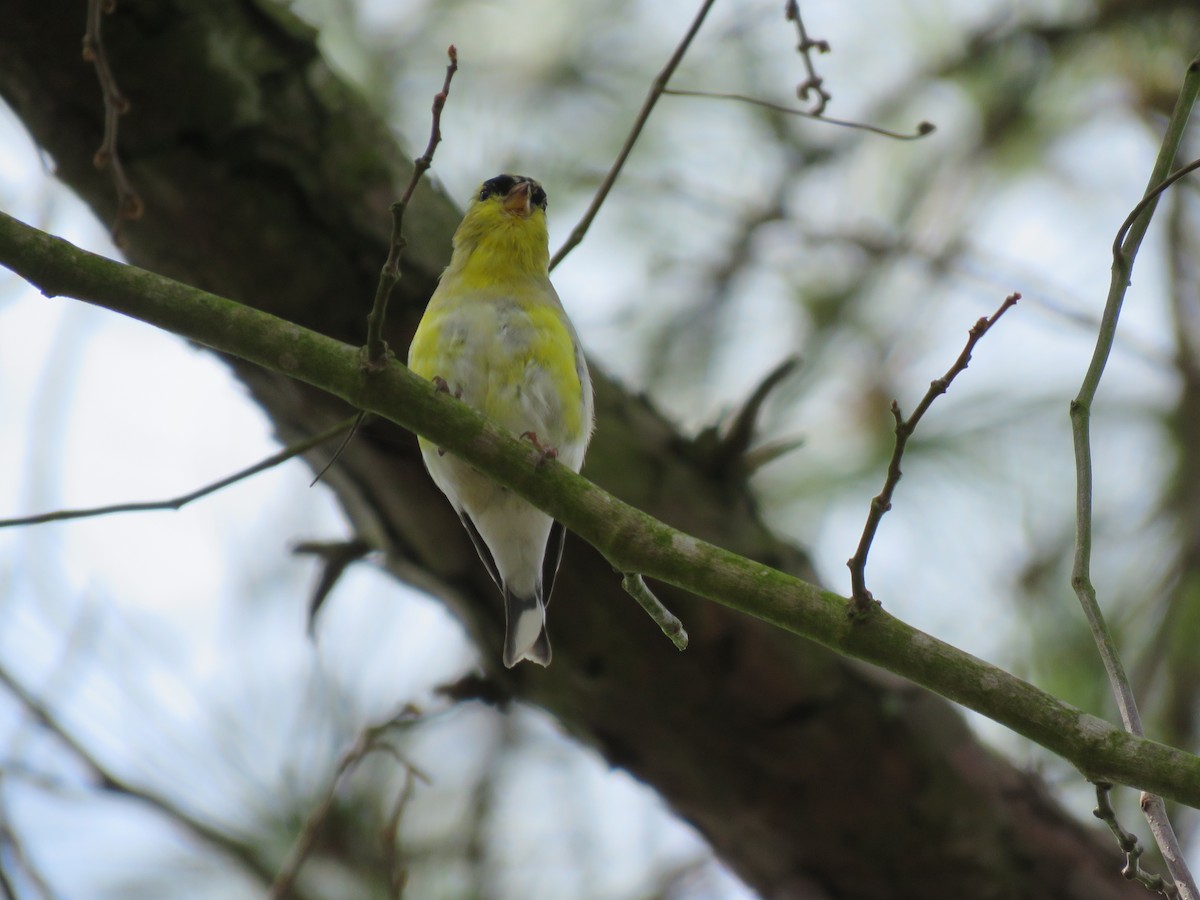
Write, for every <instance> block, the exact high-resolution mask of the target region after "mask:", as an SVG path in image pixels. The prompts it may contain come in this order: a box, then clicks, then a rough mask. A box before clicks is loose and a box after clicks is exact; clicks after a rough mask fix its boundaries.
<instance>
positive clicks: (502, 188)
mask: <svg viewBox="0 0 1200 900" xmlns="http://www.w3.org/2000/svg"><path fill="white" fill-rule="evenodd" d="M516 183H517V179H515V178H513V177H512V176H511V175H497V176H496V177H495V178H489V179H488V180H487V181H485V182H484V183H483V187H482V188H480V190H479V199H480V200H486V199H487V198H488V197H492V196H494V195H496V194H499V195H500V196H501V197H503V196H504V195H506V194H507V193H508V192H509V191H511V190H512V189H513V185H515V184H516Z"/></svg>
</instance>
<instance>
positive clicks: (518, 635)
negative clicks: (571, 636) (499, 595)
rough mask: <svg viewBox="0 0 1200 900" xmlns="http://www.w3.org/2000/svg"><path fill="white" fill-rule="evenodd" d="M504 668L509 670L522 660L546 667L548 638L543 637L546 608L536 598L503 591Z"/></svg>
mask: <svg viewBox="0 0 1200 900" xmlns="http://www.w3.org/2000/svg"><path fill="white" fill-rule="evenodd" d="M504 625H505V631H504V665H505V666H507V667H508V668H510V669H511V668H512V667H513V666H515V665H516V664H517V663H519V662H520V661H521V660H523V659H527V660H529V661H530V662H535V663H537V664H538V665H539V666H548V665H550V638H549V636H548V635H547V634H546V607H545V604H543V603H542V598H541V597H540V596H538V595H536V594H535V595H534V596H532V597H520V596H518V595H517V594H514V593H513V592H512V591H510V590H507V589H505V591H504Z"/></svg>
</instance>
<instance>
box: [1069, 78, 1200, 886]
mask: <svg viewBox="0 0 1200 900" xmlns="http://www.w3.org/2000/svg"><path fill="white" fill-rule="evenodd" d="M1198 95H1200V58H1197V59H1194V60H1192V62H1191V64H1190V65H1189V66H1188V68H1187V74H1186V75H1185V76H1184V80H1183V86H1182V87H1181V88H1180V91H1179V98H1178V99H1177V100H1176V102H1175V109H1174V110H1173V111H1172V113H1171V119H1170V121H1169V122H1168V123H1167V128H1166V132H1165V134H1164V136H1163V142H1162V146H1161V147H1160V148H1159V151H1158V158H1157V159H1156V160H1155V161H1154V168H1153V171H1152V172H1151V173H1150V181H1149V184H1148V185H1147V187H1146V193H1145V195H1144V196H1143V197H1142V199H1141V201H1139V202H1138V204H1137V205H1136V206H1135V207H1134V209H1133V211H1132V212H1130V214H1129V215H1128V216H1127V217H1126V219H1125V221H1124V222H1123V223H1122V225H1121V228H1120V229H1119V231H1118V233H1117V236H1116V239H1115V240H1114V242H1113V263H1112V278H1111V280H1110V281H1109V286H1108V297H1107V299H1106V300H1105V303H1104V313H1103V315H1102V316H1101V318H1100V328H1099V329H1098V332H1097V335H1096V347H1095V349H1094V350H1093V352H1092V359H1091V362H1090V363H1089V364H1088V369H1087V372H1086V373H1085V375H1084V377H1083V384H1082V385H1081V386H1080V388H1079V393H1078V394H1077V395H1076V396H1075V399H1074V400H1072V401H1071V409H1070V417H1071V433H1072V437H1073V442H1074V447H1075V559H1074V563H1073V565H1072V568H1071V586H1072V588H1073V589H1074V591H1075V596H1076V597H1077V598H1078V600H1079V604H1080V606H1081V607H1082V608H1083V613H1084V616H1085V617H1086V618H1087V620H1088V626H1089V627H1090V629H1091V632H1092V638H1093V640H1094V641H1095V642H1096V649H1097V651H1098V652H1099V654H1100V659H1101V661H1102V662H1103V664H1104V670H1105V672H1106V673H1107V675H1108V681H1109V686H1110V688H1111V690H1112V692H1113V696H1114V697H1115V698H1116V701H1117V709H1118V710H1119V711H1120V714H1121V722H1122V724H1123V725H1124V726H1125V730H1126V731H1128V732H1129V733H1130V734H1133V735H1136V736H1138V737H1143V736H1144V734H1145V733H1144V731H1143V728H1142V720H1141V715H1140V714H1139V713H1138V709H1137V701H1136V700H1135V698H1134V695H1133V688H1132V686H1131V685H1130V683H1129V677H1128V676H1127V675H1126V673H1125V667H1124V665H1123V664H1122V663H1121V658H1120V656H1119V654H1118V653H1117V646H1116V641H1115V640H1114V639H1113V636H1112V632H1110V631H1109V629H1108V624H1107V623H1106V622H1105V620H1104V614H1103V612H1102V611H1101V609H1100V603H1099V601H1098V600H1097V597H1096V587H1095V585H1094V584H1093V583H1092V575H1091V565H1092V490H1093V488H1092V479H1093V473H1092V439H1091V425H1090V420H1091V410H1092V404H1093V403H1094V402H1095V399H1096V392H1097V390H1098V389H1099V387H1100V379H1101V377H1103V375H1104V369H1105V367H1106V366H1107V364H1108V358H1109V355H1110V354H1111V353H1112V346H1113V341H1114V340H1115V338H1116V333H1117V321H1118V320H1119V318H1120V315H1121V307H1122V305H1123V304H1124V302H1125V292H1126V290H1127V289H1128V287H1129V280H1130V276H1131V275H1132V273H1133V264H1134V261H1135V260H1136V259H1137V253H1138V249H1139V248H1140V247H1141V244H1142V239H1143V238H1144V237H1145V235H1146V231H1147V229H1149V227H1150V221H1151V219H1152V218H1153V217H1154V210H1155V208H1156V207H1157V205H1158V199H1159V196H1160V195H1161V194H1162V192H1163V191H1164V190H1165V189H1166V188H1168V187H1170V186H1171V185H1172V184H1174V183H1175V182H1176V181H1177V180H1178V179H1179V178H1181V177H1183V175H1185V174H1187V173H1188V172H1190V171H1193V170H1194V169H1196V168H1197V167H1200V162H1197V163H1191V164H1189V165H1187V166H1184V167H1183V168H1182V169H1180V170H1179V171H1177V172H1175V173H1174V174H1173V175H1170V174H1169V173H1170V170H1171V166H1172V164H1173V163H1174V161H1175V157H1176V156H1177V155H1178V153H1179V146H1180V144H1181V142H1182V141H1183V135H1184V131H1185V128H1186V126H1187V121H1188V119H1189V118H1190V116H1191V111H1192V107H1193V106H1194V105H1195V103H1196V98H1197V96H1198ZM1142 811H1143V812H1144V813H1145V815H1146V818H1147V821H1148V822H1149V824H1150V830H1151V833H1152V834H1153V835H1154V838H1155V841H1156V842H1157V844H1158V847H1159V849H1160V850H1161V851H1162V855H1163V859H1164V860H1165V861H1166V863H1167V868H1168V869H1169V870H1170V872H1171V877H1172V878H1174V879H1175V884H1176V886H1177V887H1178V889H1179V894H1180V896H1181V897H1182V898H1184V900H1197V898H1198V897H1200V892H1198V891H1197V887H1196V882H1195V880H1194V879H1193V878H1192V874H1191V872H1190V871H1189V869H1188V866H1187V863H1186V861H1185V860H1184V858H1183V855H1182V853H1181V852H1180V848H1179V841H1178V839H1177V838H1176V836H1175V831H1174V829H1173V828H1172V827H1171V822H1170V820H1169V819H1168V818H1167V816H1166V813H1165V810H1164V807H1163V805H1162V801H1161V800H1160V799H1159V798H1158V797H1155V796H1153V795H1147V796H1143V798H1142Z"/></svg>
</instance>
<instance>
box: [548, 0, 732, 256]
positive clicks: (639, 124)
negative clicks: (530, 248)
mask: <svg viewBox="0 0 1200 900" xmlns="http://www.w3.org/2000/svg"><path fill="white" fill-rule="evenodd" d="M715 2H716V0H704V2H703V3H701V4H700V9H699V11H698V12H697V13H696V17H695V18H694V19H692V24H691V25H689V26H688V30H687V33H686V34H685V35H684V36H683V40H681V41H680V42H679V44H678V46H676V48H675V51H674V52H673V53H672V54H671V58H670V59H668V60H667V64H666V65H665V66H663V68H662V71H661V72H659V73H658V75H656V76H655V77H654V81H653V82H651V84H650V90H649V91H648V92H647V94H646V99H645V100H643V101H642V108H641V109H640V110H638V114H637V118H636V119H634V121H633V127H632V128H631V129H629V134H628V135H627V136H626V138H625V144H624V145H623V146H622V147H621V151H620V152H619V153H618V154H617V158H616V160H614V161H613V164H612V167H611V168H610V169H609V170H608V174H607V175H605V176H604V180H603V181H601V182H600V187H598V188H597V189H596V195H595V196H594V197H592V202H591V205H589V206H588V208H587V212H585V213H584V214H583V218H582V219H580V220H579V223H578V224H577V225H576V226H575V227H574V228H573V229H571V233H570V235H568V236H567V239H566V241H564V242H563V245H562V246H561V247H559V248H558V250H556V251H555V253H554V256H553V257H552V258H551V260H550V270H551V271H554V268H555V266H557V265H558V264H559V263H560V262H562V261H563V259H564V257H566V255H567V254H568V253H570V252H571V251H572V250H574V249H575V248H576V247H578V246H579V244H580V242H581V241H583V238H584V235H586V234H587V232H588V229H589V228H591V227H592V221H593V220H594V219H595V218H596V214H597V213H599V212H600V207H601V206H603V205H604V201H605V200H606V199H607V198H608V194H609V192H610V191H611V190H612V188H613V185H614V184H616V183H617V177H618V176H619V175H620V174H621V169H622V168H624V166H625V160H627V159H628V158H629V154H630V153H631V152H632V151H633V146H634V144H636V143H637V141H638V138H639V137H641V135H642V129H643V128H645V127H646V122H647V121H649V119H650V113H652V112H653V111H654V105H655V104H656V103H658V98H659V97H661V96H662V95H663V92H664V91H665V90H666V89H667V82H669V81H670V80H671V76H672V75H674V74H675V70H676V69H677V68H678V67H679V63H680V62H682V61H683V57H684V55H685V54H686V53H687V51H688V48H689V47H690V46H691V45H692V39H693V38H695V37H696V33H697V32H698V31H699V30H700V26H701V25H703V24H704V19H705V17H706V16H707V15H708V11H709V10H710V9H712V5H713V3H715Z"/></svg>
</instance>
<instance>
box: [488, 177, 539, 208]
mask: <svg viewBox="0 0 1200 900" xmlns="http://www.w3.org/2000/svg"><path fill="white" fill-rule="evenodd" d="M523 183H528V184H529V186H530V191H529V200H530V202H531V203H532V204H533V205H534V206H539V207H541V208H542V209H545V208H546V192H545V191H544V190H543V189H542V186H541V185H540V184H538V183H537V182H536V181H534V180H533V179H532V178H528V177H526V176H525V175H497V176H496V177H495V178H489V179H488V180H487V181H485V182H484V183H483V187H481V188H480V189H479V199H480V200H486V199H487V198H488V197H494V196H501V197H504V196H507V194H508V192H509V191H511V190H512V189H513V188H514V187H516V186H517V185H518V184H523Z"/></svg>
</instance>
